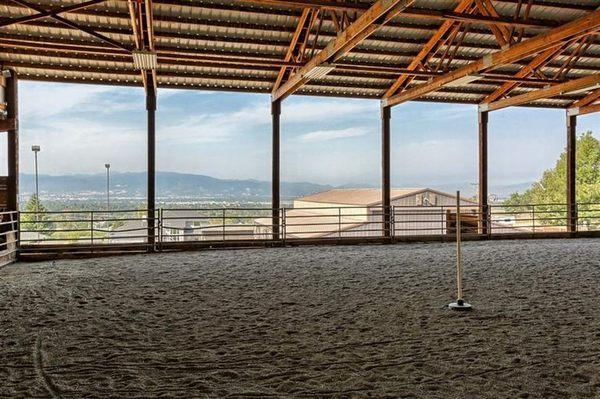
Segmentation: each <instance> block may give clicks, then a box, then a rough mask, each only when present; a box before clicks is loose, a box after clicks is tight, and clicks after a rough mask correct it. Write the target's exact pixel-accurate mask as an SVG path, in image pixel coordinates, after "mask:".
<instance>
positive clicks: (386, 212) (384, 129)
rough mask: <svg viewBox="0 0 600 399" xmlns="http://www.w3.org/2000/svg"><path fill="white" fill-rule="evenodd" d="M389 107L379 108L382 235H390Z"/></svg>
mask: <svg viewBox="0 0 600 399" xmlns="http://www.w3.org/2000/svg"><path fill="white" fill-rule="evenodd" d="M391 111H392V110H391V108H390V107H382V108H381V206H382V208H381V215H382V229H383V236H384V237H391V213H390V206H391V202H392V200H391V183H390V181H391V179H390V119H391V114H392V112H391Z"/></svg>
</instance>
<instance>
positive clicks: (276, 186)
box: [271, 100, 281, 240]
mask: <svg viewBox="0 0 600 399" xmlns="http://www.w3.org/2000/svg"><path fill="white" fill-rule="evenodd" d="M271 115H272V118H273V126H272V127H273V138H272V144H273V148H272V164H271V169H272V177H271V208H272V213H271V215H272V222H271V228H272V230H273V239H274V240H278V239H279V230H280V220H279V208H280V207H281V202H280V181H279V179H280V154H281V148H280V136H281V134H280V119H281V100H275V101H273V102H272V103H271Z"/></svg>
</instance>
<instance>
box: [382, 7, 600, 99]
mask: <svg viewBox="0 0 600 399" xmlns="http://www.w3.org/2000/svg"><path fill="white" fill-rule="evenodd" d="M598 27H600V10H599V11H593V12H590V13H588V14H587V15H585V16H584V17H581V18H578V19H576V20H574V21H571V22H569V23H566V24H564V25H562V26H560V27H558V28H554V29H552V30H550V31H548V32H546V33H544V34H541V35H538V36H535V37H534V38H532V39H529V40H525V41H522V42H520V43H517V44H515V45H513V46H511V47H509V48H507V49H504V50H500V51H497V52H495V53H492V54H488V55H486V56H485V57H483V58H481V59H479V60H477V61H475V62H472V63H470V64H468V65H465V66H463V67H461V68H458V69H455V70H454V71H452V72H449V73H447V74H446V75H444V76H441V77H438V78H435V79H433V80H432V81H431V82H429V83H426V84H423V85H419V86H416V87H414V88H411V89H408V90H406V91H404V92H402V93H400V94H397V95H394V96H392V97H388V98H384V100H383V106H393V105H396V104H400V103H403V102H406V101H410V100H414V99H417V98H419V97H421V96H423V95H426V94H428V93H431V92H434V91H436V90H439V89H441V88H442V87H444V86H445V85H448V84H453V83H454V82H456V81H458V80H459V79H460V80H467V79H469V80H476V79H477V74H478V73H480V72H482V71H486V70H490V69H493V68H497V67H499V66H502V65H506V64H510V63H513V62H516V61H519V60H522V59H524V58H526V57H529V56H532V55H535V54H537V53H539V52H542V51H545V50H547V49H549V48H553V47H555V46H556V45H557V44H559V43H563V42H564V41H568V40H572V39H574V38H578V37H581V36H583V35H586V34H590V33H593V32H595V31H596V30H597V29H598Z"/></svg>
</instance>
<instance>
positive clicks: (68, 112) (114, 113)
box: [1, 81, 600, 187]
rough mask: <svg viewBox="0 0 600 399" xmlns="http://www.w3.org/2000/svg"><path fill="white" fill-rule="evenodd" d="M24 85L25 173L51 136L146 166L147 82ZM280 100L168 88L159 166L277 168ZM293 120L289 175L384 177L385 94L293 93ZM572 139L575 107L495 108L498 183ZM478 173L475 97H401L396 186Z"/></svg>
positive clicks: (59, 146) (160, 122)
mask: <svg viewBox="0 0 600 399" xmlns="http://www.w3.org/2000/svg"><path fill="white" fill-rule="evenodd" d="M19 95H20V104H19V106H20V118H21V121H20V168H21V172H22V173H32V172H33V170H34V166H33V165H34V163H33V154H32V152H31V145H33V144H37V145H40V146H41V147H42V150H41V152H40V154H39V169H40V173H42V174H52V175H61V174H78V173H103V172H104V164H105V163H110V164H111V165H112V166H111V170H112V171H114V172H126V171H144V170H145V168H146V112H145V104H144V94H143V90H142V89H141V88H140V89H138V88H129V87H127V88H123V87H112V86H94V85H83V84H55V83H40V82H27V81H22V82H20V86H19ZM269 101H270V98H269V96H268V95H266V94H236V93H224V92H210V91H191V90H167V89H160V90H159V97H158V110H157V116H156V118H157V133H156V134H157V137H156V139H157V154H156V156H157V170H159V171H172V172H185V173H194V174H203V175H209V176H214V177H218V178H230V179H258V180H269V179H270V176H271V170H270V165H271V113H270V103H269ZM281 123H282V124H281V135H282V136H281V146H282V154H281V162H282V180H284V181H310V182H314V183H323V184H331V185H336V186H337V185H355V186H356V185H368V186H378V185H379V182H380V174H381V173H380V167H381V156H380V152H381V137H380V135H381V128H380V113H379V101H376V100H360V99H346V98H330V97H307V96H292V97H290V98H288V99H286V100H285V101H284V102H283V105H282V116H281ZM587 130H592V131H594V133H595V135H596V137H600V114H595V115H588V116H583V117H580V118H579V119H578V132H579V133H581V132H584V131H587ZM565 143H566V131H565V114H564V111H563V110H542V109H534V108H511V109H505V110H501V111H495V112H492V113H490V125H489V167H490V171H489V172H490V185H494V184H497V185H510V184H518V183H523V182H531V181H535V180H537V179H538V178H539V177H540V176H541V174H542V172H543V171H544V170H545V169H548V168H551V167H552V166H553V165H554V163H555V162H556V159H557V158H558V156H559V154H560V153H561V151H562V150H563V149H564V147H565ZM1 145H2V146H3V147H5V146H6V142H5V140H3V141H2V143H1ZM1 153H2V154H6V152H5V150H2V151H1ZM5 164H6V162H3V167H4V168H5ZM476 181H477V110H476V107H475V106H471V105H454V104H436V103H418V102H414V103H407V104H402V105H399V106H396V107H394V108H393V112H392V184H393V185H394V186H395V187H409V186H411V187H416V186H436V185H438V186H439V185H447V184H453V183H457V184H458V183H460V184H469V183H474V182H476Z"/></svg>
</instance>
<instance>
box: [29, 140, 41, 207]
mask: <svg viewBox="0 0 600 399" xmlns="http://www.w3.org/2000/svg"><path fill="white" fill-rule="evenodd" d="M40 150H41V148H40V146H39V145H32V146H31V151H33V153H34V154H35V198H36V199H37V202H36V204H37V205H36V208H37V209H36V211H37V212H39V211H40V192H39V185H38V152H40Z"/></svg>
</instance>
